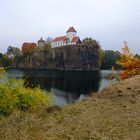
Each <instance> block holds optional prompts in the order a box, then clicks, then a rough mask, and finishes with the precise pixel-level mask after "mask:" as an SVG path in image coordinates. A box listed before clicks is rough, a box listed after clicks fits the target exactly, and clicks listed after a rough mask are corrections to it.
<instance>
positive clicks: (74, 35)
mask: <svg viewBox="0 0 140 140" xmlns="http://www.w3.org/2000/svg"><path fill="white" fill-rule="evenodd" d="M66 36H67V38H68V39H69V40H70V41H72V39H73V37H76V36H77V35H76V32H68V33H67V34H66Z"/></svg>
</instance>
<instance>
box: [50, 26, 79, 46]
mask: <svg viewBox="0 0 140 140" xmlns="http://www.w3.org/2000/svg"><path fill="white" fill-rule="evenodd" d="M79 43H81V41H80V38H79V37H78V36H77V31H76V30H75V29H74V27H70V28H69V29H68V30H67V31H66V35H65V36H59V37H56V38H55V39H53V41H52V47H60V46H67V45H76V44H79Z"/></svg>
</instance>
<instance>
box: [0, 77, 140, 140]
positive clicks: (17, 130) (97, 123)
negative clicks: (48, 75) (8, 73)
mask: <svg viewBox="0 0 140 140" xmlns="http://www.w3.org/2000/svg"><path fill="white" fill-rule="evenodd" d="M139 84H140V75H138V76H135V77H133V78H130V79H127V80H124V81H121V82H118V83H117V84H114V85H112V86H111V87H108V88H106V89H105V90H104V91H102V92H101V93H100V94H93V95H92V96H91V97H89V98H88V99H86V100H85V101H81V102H79V103H76V104H72V105H67V106H65V107H63V108H59V107H51V108H48V109H45V110H44V111H36V112H31V111H28V112H21V111H19V112H17V111H16V112H13V113H12V114H11V115H10V116H9V117H6V118H5V117H1V118H0V139H1V140H3V139H4V140H9V139H10V140H14V139H21V140H22V139H23V140H26V139H27V140H30V139H33V140H45V139H46V140H123V139H125V140H139V138H140V109H139V107H140V86H139Z"/></svg>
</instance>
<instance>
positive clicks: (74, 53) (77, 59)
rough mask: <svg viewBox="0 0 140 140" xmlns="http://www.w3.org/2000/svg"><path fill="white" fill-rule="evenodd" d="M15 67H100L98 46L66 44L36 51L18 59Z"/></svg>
mask: <svg viewBox="0 0 140 140" xmlns="http://www.w3.org/2000/svg"><path fill="white" fill-rule="evenodd" d="M11 67H13V68H32V69H62V70H63V69H64V70H94V69H99V64H98V48H96V47H94V46H81V45H75V46H64V47H58V48H51V49H47V50H42V51H36V52H34V53H32V54H31V55H28V56H26V57H25V56H24V57H22V59H21V58H20V59H16V60H14V62H13V63H12V65H11Z"/></svg>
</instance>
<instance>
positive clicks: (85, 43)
mask: <svg viewBox="0 0 140 140" xmlns="http://www.w3.org/2000/svg"><path fill="white" fill-rule="evenodd" d="M89 45H91V46H94V47H95V48H100V45H99V42H97V41H96V40H95V39H92V38H91V37H90V38H88V37H86V38H85V39H83V41H82V46H89Z"/></svg>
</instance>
